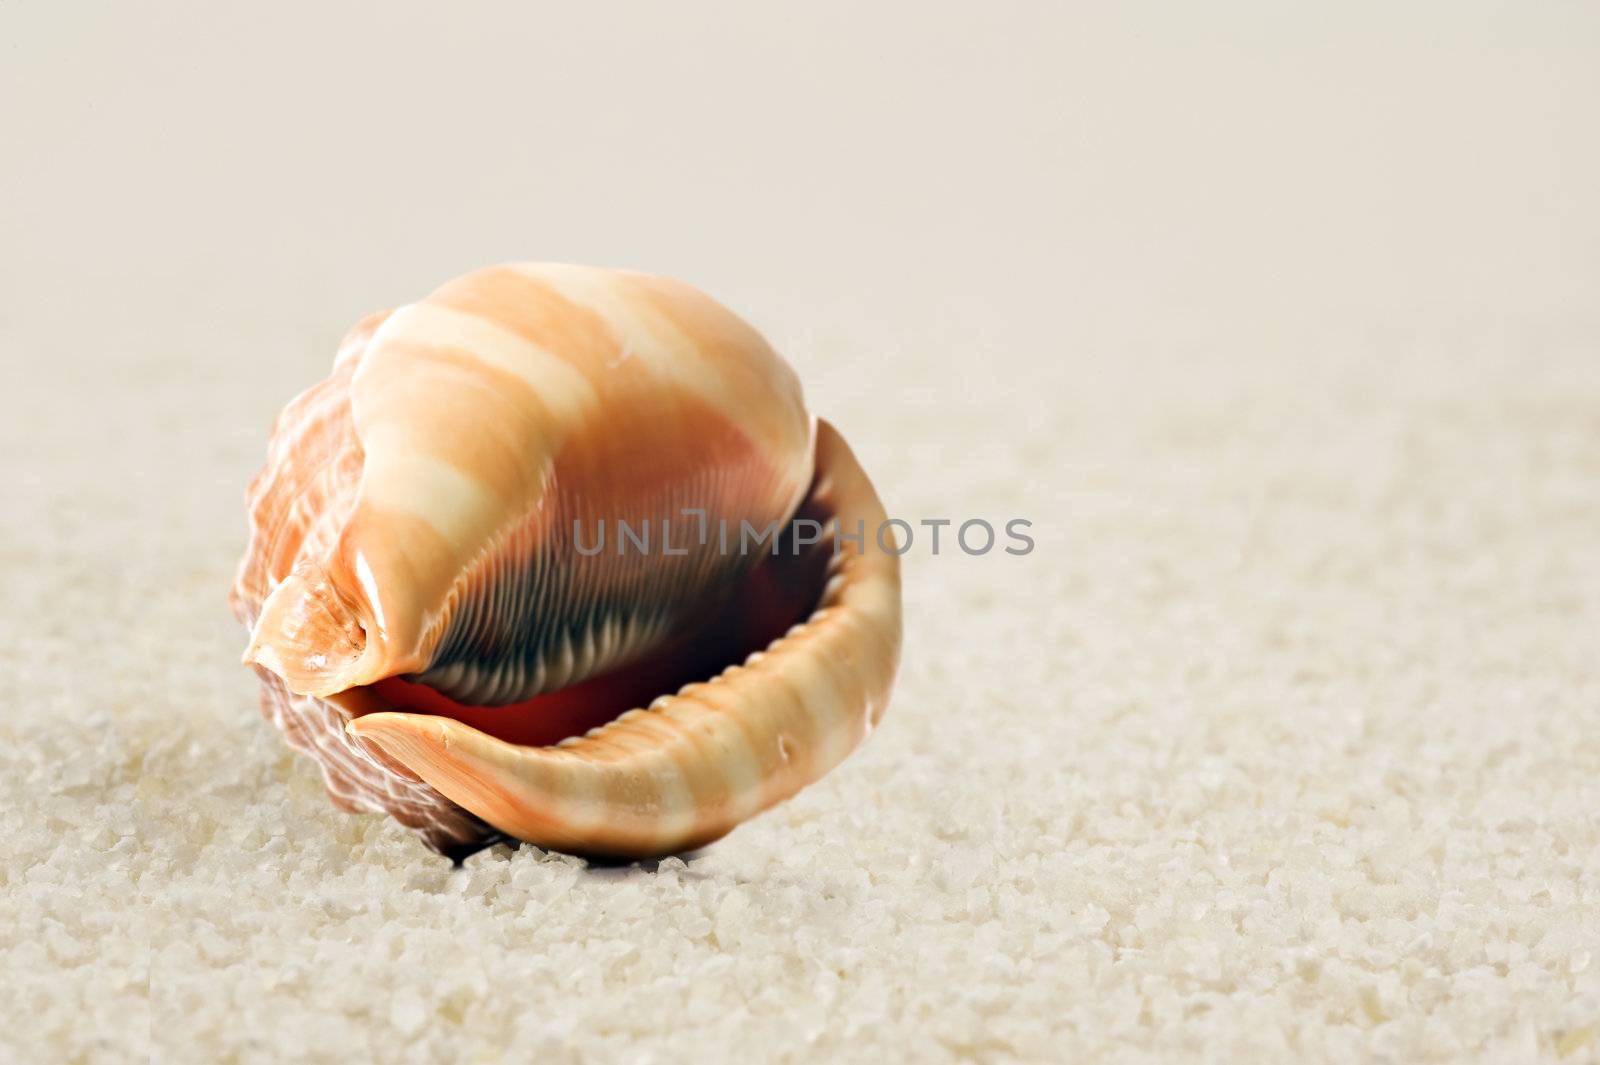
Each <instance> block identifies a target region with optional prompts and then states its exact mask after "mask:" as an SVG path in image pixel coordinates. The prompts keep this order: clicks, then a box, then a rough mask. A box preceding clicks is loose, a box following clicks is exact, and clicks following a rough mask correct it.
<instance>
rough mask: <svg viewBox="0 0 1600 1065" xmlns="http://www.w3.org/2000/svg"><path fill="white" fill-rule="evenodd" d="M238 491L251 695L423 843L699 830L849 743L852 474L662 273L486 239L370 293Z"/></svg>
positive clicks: (746, 348) (348, 803) (876, 611)
mask: <svg viewBox="0 0 1600 1065" xmlns="http://www.w3.org/2000/svg"><path fill="white" fill-rule="evenodd" d="M249 513H250V523H251V537H250V543H249V547H248V549H247V551H246V554H245V558H244V560H243V562H242V564H241V566H240V571H239V576H238V580H237V582H236V584H235V587H234V590H233V595H232V602H233V605H234V608H235V611H236V613H237V614H238V615H239V617H240V619H241V620H242V621H243V622H244V624H245V625H246V626H247V627H248V628H249V630H250V640H249V646H248V649H247V651H246V652H245V661H246V662H247V663H250V664H252V665H253V666H254V667H255V669H256V672H257V673H258V674H259V676H260V677H261V680H262V684H263V706H264V709H265V712H266V714H267V715H268V717H269V718H271V719H272V720H273V721H274V722H275V723H276V724H277V725H278V726H279V727H280V728H281V729H282V730H283V731H284V733H285V735H286V737H287V738H288V740H289V741H290V743H291V744H292V745H293V746H294V747H296V748H297V749H299V750H301V751H303V752H305V753H308V754H310V755H312V756H313V757H314V758H316V760H317V761H318V762H319V764H320V765H321V767H322V770H323V774H324V778H325V780H326V782H327V785H328V788H329V791H330V794H331V795H332V796H333V798H334V799H335V801H336V802H338V803H339V804H340V805H341V806H343V807H345V808H347V809H351V810H366V811H382V812H386V813H389V814H391V815H393V816H394V817H396V818H397V819H398V820H399V821H401V822H402V823H403V824H405V825H407V826H408V827H410V828H412V829H414V830H415V831H417V832H418V833H419V835H420V836H421V837H422V838H423V839H424V840H425V841H426V842H427V843H429V844H430V845H431V846H433V847H434V848H435V849H437V850H440V851H442V852H447V853H451V852H454V853H459V852H460V851H462V850H466V849H470V848H472V847H474V846H475V845H480V844H481V843H482V842H483V841H484V840H486V839H491V838H494V837H495V836H496V835H497V834H498V835H504V836H507V837H512V838H515V839H520V840H526V841H529V842H532V843H535V844H538V845H541V846H545V847H550V848H554V849H559V850H564V851H570V852H574V853H582V854H595V855H608V856H615V857H644V856H651V855H660V854H666V853H672V852H675V851H683V850H687V849H692V848H694V847H697V846H701V845H703V844H706V843H709V842H711V841H712V840H715V839H717V838H719V837H720V836H722V835H723V834H725V833H726V832H728V831H729V830H730V829H731V828H733V827H734V826H735V825H737V824H738V823H740V822H741V821H743V820H745V819H746V818H748V817H750V816H752V815H754V814H756V813H758V812H760V811H761V810H764V809H766V808H768V807H770V806H772V805H773V804H774V803H777V802H780V801H782V800H783V799H785V798H788V797H789V796H791V795H793V794H794V793H795V792H796V791H798V790H799V789H800V788H802V787H804V786H805V785H806V784H808V783H810V782H812V781H814V780H816V779H818V778H819V777H820V776H822V775H823V774H824V773H825V772H827V771H828V770H829V769H830V768H832V767H833V766H834V765H836V764H838V763H839V762H840V761H841V760H842V759H843V758H844V757H845V756H846V755H848V754H849V753H850V751H851V750H853V749H854V748H855V746H856V745H857V744H858V743H859V742H860V741H861V739H862V738H863V737H864V736H865V735H866V734H867V732H868V731H870V729H871V728H872V726H873V725H874V724H876V722H877V721H878V719H879V718H880V717H881V715H882V713H883V710H884V707H885V705H886V702H887V699H888V694H889V689H890V686H891V683H892V680H893V676H894V672H895V668H896V664H897V661H898V657H899V648H900V585H899V580H900V578H899V560H898V558H897V556H896V555H895V554H894V553H893V552H892V550H887V549H886V545H885V544H884V543H882V542H881V541H880V540H879V539H878V537H877V536H876V535H875V533H876V531H877V530H878V529H879V528H880V527H881V525H882V523H883V521H884V512H883V507H882V505H881V503H880V502H879V500H878V498H877V495H876V494H875V492H874V491H873V488H872V485H871V483H870V482H869V481H868V479H867V477H866V475H865V474H864V473H863V472H862V470H861V468H860V466H859V465H858V464H857V463H856V460H855V458H854V456H853V455H852V454H851V452H850V449H849V448H848V447H847V446H846V445H845V443H844V441H843V440H842V439H841V438H840V437H839V435H838V433H837V432H836V431H835V430H834V429H833V428H832V427H831V426H829V425H828V424H827V423H826V422H822V421H819V420H817V419H815V418H813V417H812V415H811V414H810V413H809V412H808V411H807V409H806V407H805V403H804V401H803V398H802V395H801V390H800V385H799V382H798V380H797V379H796V377H795V374H794V372H793V370H792V369H791V368H790V367H789V366H788V364H787V363H785V362H784V360H783V359H782V358H781V357H780V356H779V355H778V354H777V353H776V352H774V351H773V350H772V348H771V347H770V346H769V345H768V344H767V343H766V341H765V340H763V339H762V337H761V336H760V334H758V333H757V332H756V331H755V330H754V329H752V328H751V327H750V326H749V325H747V324H746V323H744V322H743V321H741V320H740V319H739V318H738V317H736V316H735V315H734V314H732V313H731V312H729V311H728V310H727V309H725V308H723V307H722V306H720V305H719V304H717V303H716V302H715V301H713V300H711V299H710V298H709V297H707V296H705V295H704V294H702V293H700V292H699V291H697V290H695V289H694V288H692V287H690V286H688V285H685V284H683V283H681V282H677V281H673V280H670V279H666V278H661V277H654V276H650V275H645V274H639V273H630V272H622V271H612V270H602V269H597V268H592V267H582V266H569V265H561V264H510V265H504V266H496V267H491V268H488V269H484V270H479V271H476V272H474V273H471V274H468V275H466V276H464V277H461V278H458V279H456V280H454V281H451V282H449V283H447V284H445V285H443V286H441V287H440V288H438V289H437V290H435V291H434V292H433V293H431V294H430V295H428V296H427V297H426V298H424V299H422V300H420V301H418V302H416V303H413V304H408V305H406V306H403V307H400V308H397V309H395V310H393V311H391V312H386V313H382V314H376V315H372V316H370V317H369V318H367V319H365V320H364V321H362V322H361V323H360V324H358V325H357V326H356V327H355V329H354V330H353V331H352V332H351V333H350V335H349V336H348V337H347V338H346V340H345V342H344V343H343V345H342V346H341V348H340V350H339V353H338V356H337V357H336V359H335V362H334V367H333V372H332V374H331V376H330V377H329V378H328V379H327V380H325V381H323V382H321V383H320V384H318V385H316V386H314V387H313V388H311V389H310V390H308V391H307V392H305V393H303V394H302V395H301V396H299V397H297V398H296V399H295V400H294V401H292V402H291V403H290V404H289V406H288V407H287V408H286V409H285V411H284V412H283V414H282V415H281V416H280V417H279V419H278V422H277V425H276V427H275V428H274V430H273V434H272V438H271V442H270V444H269V448H268V455H267V462H266V466H265V468H264V469H263V470H262V471H261V473H260V474H259V475H258V476H257V478H256V479H255V481H254V482H253V484H252V485H251V488H250V492H249ZM730 528H731V529H732V530H734V536H733V537H732V541H733V542H732V543H730V538H729V536H728V535H727V532H726V530H728V529H730ZM625 529H626V530H627V531H628V533H629V536H626V537H625V536H624V535H623V531H624V530H625ZM641 530H642V531H643V533H644V538H643V540H641V539H640V538H639V537H638V535H637V533H638V532H639V531H641ZM746 530H755V531H758V534H759V531H761V530H776V534H775V535H773V536H771V538H770V539H769V540H766V541H763V540H761V539H760V538H759V535H758V537H757V539H756V540H755V543H756V544H757V547H756V548H755V549H753V550H752V549H750V547H749V539H748V538H746V537H744V536H743V535H742V534H743V533H744V532H745V531H746ZM841 530H842V531H844V532H845V533H847V534H848V535H847V536H846V537H844V538H837V539H836V537H835V533H836V532H838V531H841ZM708 531H709V535H708ZM608 532H609V534H610V536H611V539H610V541H607V540H606V539H605V537H606V535H607V533H608ZM719 532H720V533H721V535H718V534H719ZM858 533H860V534H862V535H856V534H858ZM652 537H653V539H652ZM586 539H588V541H589V542H588V543H585V540H586ZM596 539H598V540H599V544H600V546H599V547H596V546H595V543H594V541H595V540H596ZM888 546H892V545H888Z"/></svg>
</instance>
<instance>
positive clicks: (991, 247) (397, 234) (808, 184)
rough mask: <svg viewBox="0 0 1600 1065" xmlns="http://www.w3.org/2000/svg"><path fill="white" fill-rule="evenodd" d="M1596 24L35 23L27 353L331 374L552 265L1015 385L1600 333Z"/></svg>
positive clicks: (1157, 18) (22, 262)
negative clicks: (1085, 367)
mask: <svg viewBox="0 0 1600 1065" xmlns="http://www.w3.org/2000/svg"><path fill="white" fill-rule="evenodd" d="M1597 24H1600V10H1597V8H1596V7H1595V5H1593V4H1591V3H1586V2H1582V0H1573V2H1545V3H1533V4H1513V3H1499V2H1484V0H1469V2H1465V3H1455V2H1432V0H1426V2H1413V3H1405V4H1390V3H1369V2H1358V3H1353V4H1340V5H1337V6H1336V7H1330V6H1326V5H1311V4H1298V3H1296V4H1280V3H1268V2H1259V3H1256V2H1249V0H1245V2H1239V0H1234V2H1229V3H1225V4H1221V5H1185V4H1165V3H1133V4H1118V5H1099V4H1034V3H1003V2H1002V3H985V4H960V3H943V2H934V3H886V4H854V3H842V2H830V0H824V2H821V3H810V4H806V5H803V6H792V5H785V6H783V7H782V8H778V7H773V6H771V5H749V4H738V3H692V4H672V5H663V4H646V3H625V4H617V5H605V6H603V7H600V6H591V5H580V4H562V5H554V4H537V5H533V4H529V5H515V4H471V3H468V4H459V5H450V6H449V7H441V6H440V5H436V4H398V5H385V6H384V7H383V8H382V9H381V10H380V9H376V8H371V7H368V6H367V5H355V4H331V5H330V4H321V3H303V2H291V3H286V4H279V5H274V6H273V7H272V8H271V9H270V10H267V9H255V10H247V9H243V8H239V7H237V6H234V5H215V4H200V3H169V4H161V5H114V4H105V5H82V4H54V3H44V2H37V0H8V2H7V3H5V4H4V5H3V6H0V49H3V56H4V61H3V62H0V133H3V139H0V162H3V165H0V249H4V250H3V253H0V338H4V341H5V342H6V343H7V344H8V346H9V347H10V348H11V349H12V350H13V351H16V350H18V347H19V346H20V347H21V348H22V349H25V350H29V351H38V350H39V349H41V348H48V349H51V350H55V351H59V352H60V353H62V354H63V355H64V356H66V357H69V358H72V359H74V360H82V361H83V363H84V364H85V365H88V364H90V363H93V364H94V365H97V366H98V365H110V364H114V363H115V361H116V359H115V358H113V357H112V356H111V355H110V354H109V353H110V352H111V351H113V350H115V351H118V352H121V353H124V356H125V355H126V354H127V353H130V352H132V351H135V350H138V348H139V346H141V345H150V344H155V345H159V346H162V347H164V348H167V349H172V348H174V347H178V346H183V347H184V348H185V350H187V351H189V352H190V353H191V354H192V357H193V358H195V359H196V360H198V361H212V360H218V359H225V358H227V357H228V353H229V352H230V351H237V350H238V349H239V346H240V345H255V344H257V343H262V342H264V341H268V340H271V341H274V342H280V343H283V342H287V343H295V342H304V341H305V340H306V339H307V338H308V337H309V338H310V339H313V340H315V341H316V342H317V343H319V344H320V345H321V346H322V348H323V350H324V351H330V350H331V346H332V344H333V342H334V341H335V339H336V334H338V333H339V332H340V331H341V330H342V329H343V328H344V327H345V326H346V325H347V324H348V323H349V322H351V321H353V320H354V319H355V318H357V317H359V316H360V315H361V314H363V313H364V312H366V311H367V310H368V309H371V308H375V307H378V306H387V305H390V304H392V303H394V302H396V301H397V300H404V299H407V298H410V297H411V296H413V295H414V294H418V293H420V292H422V291H424V290H426V289H427V288H429V287H431V286H432V285H433V284H435V283H437V282H439V281H440V280H442V279H444V278H447V277H450V276H452V275H454V274H457V273H460V272H462V271H463V270H466V269H468V268H471V267H474V266H477V265H481V264H484V263H488V262H493V261H498V260H503V259H514V258H541V259H558V260H578V261H584V262H594V263H600V264H607V265H618V266H630V267H636V268H641V269H647V270H653V271H661V272H666V273H672V274H678V275H682V276H684V277H686V278H689V279H692V280H693V281H695V282H697V283H699V284H700V285H701V286H702V287H705V288H707V289H708V290H710V291H712V292H713V293H716V294H718V295H719V296H721V297H723V298H724V299H725V300H726V301H727V302H730V303H731V304H733V305H734V306H735V307H736V308H739V309H740V310H742V311H744V312H746V313H747V314H748V315H749V316H751V317H753V318H755V319H757V320H758V321H759V322H761V323H762V324H764V325H766V326H767V327H768V328H769V329H771V330H774V331H776V332H777V333H778V334H779V339H780V341H800V340H802V339H804V340H805V341H807V342H813V341H817V340H819V339H826V338H827V336H828V334H829V332H830V330H832V331H843V330H845V329H848V331H849V334H850V336H851V338H852V340H853V342H855V343H857V344H859V345H860V346H861V349H862V350H863V351H870V350H872V345H895V346H906V347H913V348H914V347H915V346H916V345H918V344H925V343H927V342H929V341H930V340H937V341H939V342H940V343H946V342H948V341H949V340H950V339H952V338H957V339H959V340H960V341H962V342H963V343H969V344H972V345H973V346H974V349H975V351H976V350H981V351H984V352H986V353H987V354H988V361H987V362H986V363H985V364H983V365H982V367H981V372H983V373H999V372H1005V371H1008V370H1010V371H1013V372H1019V373H1022V372H1026V366H1027V365H1028V361H1029V360H1028V356H1030V355H1031V356H1033V357H1038V356H1041V355H1046V354H1047V355H1048V357H1050V358H1083V357H1084V354H1083V353H1084V350H1085V348H1086V347H1087V348H1089V349H1093V348H1094V347H1095V345H1097V344H1104V343H1105V342H1107V339H1108V338H1109V339H1110V341H1111V342H1114V343H1115V344H1117V345H1119V346H1121V347H1123V348H1126V347H1127V346H1128V345H1129V344H1137V343H1141V342H1149V343H1153V344H1163V345H1174V344H1176V345H1194V346H1203V345H1209V344H1214V343H1215V342H1216V341H1217V340H1218V339H1221V338H1226V339H1227V340H1228V342H1229V343H1230V344H1234V345H1239V344H1256V345H1259V344H1264V343H1271V344H1273V345H1275V346H1277V347H1292V348H1294V349H1295V350H1296V351H1298V352H1300V353H1301V354H1302V355H1304V357H1307V358H1314V357H1315V347H1316V345H1318V344H1321V343H1325V342H1326V341H1327V340H1328V338H1329V337H1330V335H1338V336H1339V338H1340V339H1342V340H1343V339H1349V338H1350V337H1351V336H1352V335H1355V336H1359V335H1360V331H1361V330H1363V329H1371V328H1383V329H1389V330H1408V331H1415V330H1421V331H1431V332H1434V333H1437V334H1441V335H1445V334H1448V335H1455V334H1462V335H1467V336H1480V337H1481V336H1483V335H1485V334H1486V333H1498V334H1501V335H1504V333H1505V331H1506V330H1508V329H1509V330H1514V331H1517V334H1518V336H1519V337H1526V336H1528V335H1529V334H1528V330H1530V329H1531V330H1533V331H1534V332H1535V333H1537V334H1538V336H1540V337H1543V338H1546V339H1548V338H1550V337H1553V336H1556V335H1563V334H1566V333H1568V332H1570V331H1571V330H1573V329H1576V328H1579V327H1580V326H1582V327H1591V326H1593V324H1594V323H1595V319H1596V303H1597V301H1596V300H1595V292H1596V289H1597V285H1600V203H1597V200H1600V197H1597V196H1596V193H1595V190H1596V189H1597V188H1600V137H1597V136H1596V134H1595V131H1596V129H1597V128H1600V103H1597V100H1600V51H1597V48H1596V42H1597V40H1600V32H1597ZM808 330H810V331H814V333H815V334H816V335H811V334H808V333H807V331H808ZM1307 345H1310V346H1311V347H1310V349H1309V350H1308V348H1307ZM1091 354H1092V351H1091ZM979 369H980V367H979V366H978V365H976V364H975V366H974V372H975V373H976V372H979Z"/></svg>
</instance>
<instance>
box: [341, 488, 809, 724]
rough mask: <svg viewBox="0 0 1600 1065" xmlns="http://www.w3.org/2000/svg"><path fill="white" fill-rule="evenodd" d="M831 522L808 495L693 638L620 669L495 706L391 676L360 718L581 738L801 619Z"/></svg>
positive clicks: (718, 668) (733, 660)
mask: <svg viewBox="0 0 1600 1065" xmlns="http://www.w3.org/2000/svg"><path fill="white" fill-rule="evenodd" d="M833 518H834V515H833V514H832V513H831V512H829V510H828V509H827V508H826V507H824V506H823V505H822V504H821V503H819V502H818V501H817V499H816V498H815V495H814V494H811V495H808V496H807V498H806V499H805V500H804V501H803V502H802V503H801V505H800V507H799V508H798V510H797V511H796V512H795V514H794V516H793V517H792V518H791V519H790V521H789V523H788V524H787V525H786V526H785V528H784V529H783V531H782V532H781V533H780V534H779V535H778V536H777V537H776V538H774V539H773V540H772V541H771V542H770V543H771V546H770V547H768V546H762V547H755V546H752V547H751V548H750V549H751V550H752V551H756V550H759V551H762V552H763V556H764V557H763V558H762V559H761V560H760V562H759V563H758V564H757V565H756V566H755V568H754V569H753V570H752V571H751V573H750V575H749V577H747V578H746V579H745V581H744V583H743V584H742V585H741V586H740V588H739V589H738V590H737V591H736V592H735V594H734V595H733V596H732V597H731V598H730V599H729V600H728V601H727V602H725V603H724V604H722V605H721V607H720V608H719V609H717V610H716V611H715V612H714V613H712V614H711V615H710V616H709V617H708V618H707V619H706V621H705V622H703V623H702V624H701V625H699V626H698V627H696V628H695V629H693V630H692V631H689V632H686V633H684V634H683V635H682V636H680V637H679V638H678V639H676V640H674V641H672V642H671V643H670V644H669V645H667V646H666V647H664V648H662V649H660V650H658V651H657V652H655V653H654V654H652V655H650V656H648V657H646V658H644V659H642V660H640V661H637V662H634V663H632V664H630V665H628V666H626V667H623V668H621V669H618V670H615V671H613V672H611V673H607V674H603V675H601V676H598V677H592V678H590V679H588V680H586V681H583V682H582V683H579V684H576V685H573V686H571V687H569V688H563V689H560V690H557V691H552V692H546V693H544V694H542V695H538V696H535V697H534V698H532V699H527V700H524V701H522V702H518V703H511V704H506V705H500V706H473V705H468V704H464V703H461V702H457V701H456V700H454V699H451V698H450V697H448V696H446V695H444V694H443V693H441V692H439V691H436V690H435V689H433V688H430V687H428V686H427V685H425V684H422V683H419V682H416V681H413V680H409V679H406V678H402V677H390V678H387V679H385V680H380V681H378V682H376V683H375V684H373V685H371V686H370V688H369V691H371V692H372V694H374V695H375V696H376V697H377V702H378V703H379V704H381V705H377V706H372V707H371V709H370V711H367V712H376V711H378V710H408V711H414V712H417V713H424V714H434V715H438V716H442V717H449V718H454V719H455V720H457V721H460V722H461V723H462V724H465V725H470V726H471V727H473V728H475V729H478V730H479V731H480V732H484V733H487V734H488V735H491V736H494V737H496V738H497V739H501V740H504V741H506V742H508V743H515V744H520V745H523V746H530V747H539V746H549V745H553V744H557V743H560V742H561V741H562V740H564V739H567V738H569V737H573V736H581V735H583V734H584V733H586V732H588V731H589V730H590V729H594V728H598V727H600V726H602V725H605V724H607V723H608V722H610V721H613V720H615V719H616V718H618V717H620V716H621V715H623V714H625V713H627V712H628V711H629V710H632V709H635V708H639V707H646V706H649V705H650V703H651V702H652V701H654V700H655V699H656V698H657V697H659V696H662V695H670V694H673V693H675V692H677V691H678V689H680V688H681V687H683V686H684V685H685V684H690V683H693V682H696V681H706V680H709V679H711V678H712V677H715V676H716V675H718V674H719V673H721V672H722V671H723V670H724V669H726V668H727V667H728V666H730V665H735V664H738V663H741V662H743V661H744V660H745V659H746V658H747V657H748V656H749V655H750V654H751V653H752V652H754V651H759V650H763V649H765V648H766V647H768V646H769V645H770V644H771V643H772V642H773V641H774V640H776V639H778V638H779V637H780V636H782V635H783V634H784V633H785V632H787V631H788V630H789V629H790V628H791V627H793V626H794V625H796V624H798V623H799V622H801V621H804V620H805V619H806V618H808V617H809V616H810V615H811V613H812V611H813V610H815V609H816V607H817V604H818V602H819V601H820V600H821V598H822V594H823V590H824V588H825V586H826V584H827V581H828V576H829V569H830V561H831V559H832V557H833V542H834V541H833V531H834V521H833ZM802 523H804V524H802ZM813 523H814V524H813ZM819 527H820V529H821V530H822V531H821V534H820V535H817V534H816V529H818V528H819ZM802 530H803V532H804V537H803V538H802V536H801V532H802ZM813 539H814V542H813ZM769 552H770V553H769Z"/></svg>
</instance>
